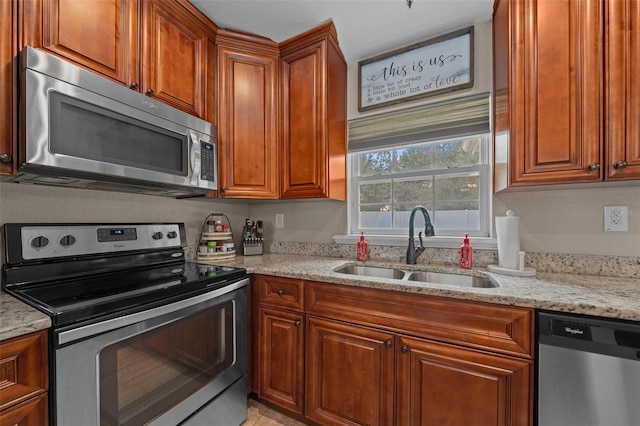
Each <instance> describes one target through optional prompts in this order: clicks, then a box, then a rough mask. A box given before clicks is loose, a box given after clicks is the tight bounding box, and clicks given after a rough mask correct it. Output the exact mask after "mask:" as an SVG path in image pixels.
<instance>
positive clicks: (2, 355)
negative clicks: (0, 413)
mask: <svg viewBox="0 0 640 426" xmlns="http://www.w3.org/2000/svg"><path fill="white" fill-rule="evenodd" d="M47 356H48V351H47V332H46V331H45V330H43V331H40V332H37V333H32V334H28V335H25V336H20V337H16V338H13V339H9V340H5V341H3V342H1V343H0V410H4V409H6V408H8V407H9V406H11V405H13V404H17V403H20V402H23V401H26V400H27V399H29V398H32V397H34V396H36V395H38V394H40V393H42V392H45V391H46V390H47V389H48V387H49V379H48V377H49V370H48V360H47Z"/></svg>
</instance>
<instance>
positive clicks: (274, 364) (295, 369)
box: [258, 308, 304, 414]
mask: <svg viewBox="0 0 640 426" xmlns="http://www.w3.org/2000/svg"><path fill="white" fill-rule="evenodd" d="M260 328H261V330H260V331H261V332H260V343H259V346H260V368H259V370H260V380H259V381H260V384H259V388H258V396H259V397H260V398H262V399H264V400H267V401H269V402H272V403H274V404H277V405H279V406H280V407H283V408H285V409H287V410H290V411H292V412H296V413H298V414H302V411H303V386H304V376H303V374H304V316H303V315H302V314H299V313H295V312H288V311H281V310H278V309H267V308H260Z"/></svg>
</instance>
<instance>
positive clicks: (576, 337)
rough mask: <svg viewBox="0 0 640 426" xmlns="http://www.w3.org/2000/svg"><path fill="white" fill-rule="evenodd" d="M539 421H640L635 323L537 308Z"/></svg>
mask: <svg viewBox="0 0 640 426" xmlns="http://www.w3.org/2000/svg"><path fill="white" fill-rule="evenodd" d="M537 417H538V426H640V323H638V322H630V321H619V320H608V319H600V318H593V317H583V316H577V315H568V314H556V313H546V312H539V313H538V416H537Z"/></svg>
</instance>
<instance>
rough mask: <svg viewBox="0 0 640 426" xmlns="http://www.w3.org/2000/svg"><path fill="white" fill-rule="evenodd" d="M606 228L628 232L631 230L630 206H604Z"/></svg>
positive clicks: (607, 229) (606, 229)
mask: <svg viewBox="0 0 640 426" xmlns="http://www.w3.org/2000/svg"><path fill="white" fill-rule="evenodd" d="M604 230H605V231H618V232H627V231H628V230H629V207H628V206H604Z"/></svg>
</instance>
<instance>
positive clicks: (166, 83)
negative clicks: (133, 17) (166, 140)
mask: <svg viewBox="0 0 640 426" xmlns="http://www.w3.org/2000/svg"><path fill="white" fill-rule="evenodd" d="M141 12H142V13H141V14H142V16H141V22H142V32H141V34H142V38H141V40H142V41H141V44H142V53H141V57H142V73H141V76H140V81H141V82H142V83H141V86H140V90H141V92H142V93H145V94H147V95H149V96H153V97H154V98H157V99H160V100H161V101H162V102H164V103H167V104H169V105H172V106H174V107H176V108H179V109H182V110H184V111H186V112H188V113H190V114H193V115H195V116H198V117H201V118H204V119H207V120H208V121H212V122H215V115H214V114H213V110H214V106H215V98H214V97H213V93H214V92H213V87H214V84H215V83H214V82H215V79H214V76H215V71H214V69H215V44H214V40H215V31H216V30H217V28H216V27H215V25H214V24H213V23H212V22H211V21H209V20H208V19H207V18H205V17H204V16H201V15H200V14H199V13H198V12H197V11H195V9H194V8H192V7H191V6H190V5H189V4H188V3H186V1H184V2H182V1H180V2H170V1H166V0H144V1H143V2H142V11H141ZM209 109H210V110H211V111H208V110H209Z"/></svg>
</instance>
